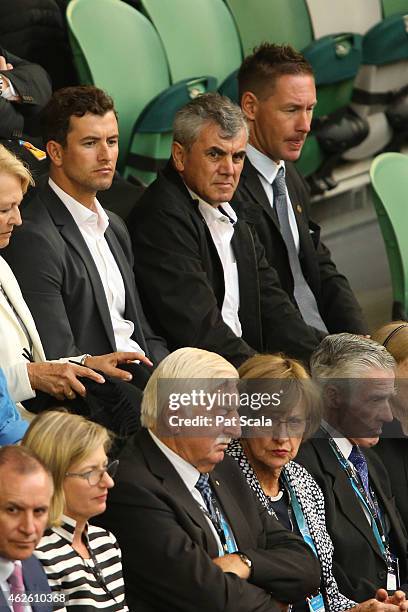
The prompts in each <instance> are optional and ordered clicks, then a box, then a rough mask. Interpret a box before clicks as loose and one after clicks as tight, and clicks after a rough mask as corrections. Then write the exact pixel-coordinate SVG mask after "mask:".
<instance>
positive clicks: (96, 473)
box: [65, 459, 119, 487]
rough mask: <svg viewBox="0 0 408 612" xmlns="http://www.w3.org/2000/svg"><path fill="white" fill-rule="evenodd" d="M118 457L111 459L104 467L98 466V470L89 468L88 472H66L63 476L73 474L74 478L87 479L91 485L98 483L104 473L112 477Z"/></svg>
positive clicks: (116, 467)
mask: <svg viewBox="0 0 408 612" xmlns="http://www.w3.org/2000/svg"><path fill="white" fill-rule="evenodd" d="M118 465H119V459H116V460H115V461H112V463H110V464H109V465H107V466H106V467H104V468H100V469H98V470H89V472H82V474H78V473H77V472H67V473H66V474H65V476H75V477H76V478H84V479H85V480H87V481H88V483H89V485H90V486H91V487H94V486H95V485H98V484H99V483H100V482H101V480H102V478H103V477H104V475H105V474H109V476H110V477H111V478H113V477H114V476H115V474H116V471H117V469H118Z"/></svg>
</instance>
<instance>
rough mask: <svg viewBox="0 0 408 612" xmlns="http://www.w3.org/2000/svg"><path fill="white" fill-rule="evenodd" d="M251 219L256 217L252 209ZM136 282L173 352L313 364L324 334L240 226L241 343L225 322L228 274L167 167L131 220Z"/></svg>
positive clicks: (247, 222) (246, 221) (245, 221)
mask: <svg viewBox="0 0 408 612" xmlns="http://www.w3.org/2000/svg"><path fill="white" fill-rule="evenodd" d="M249 213H250V211H249ZM128 227H129V232H130V235H131V238H132V242H133V250H134V254H135V262H134V267H135V276H136V279H137V282H138V283H139V286H140V288H141V291H142V299H143V300H144V306H145V308H146V311H148V312H149V316H150V315H151V322H152V325H153V326H154V327H155V329H157V330H158V331H159V332H160V333H161V334H162V335H163V336H164V337H165V338H166V340H167V342H168V344H169V346H170V348H171V349H172V350H173V349H177V348H179V347H182V346H196V347H199V348H203V349H207V350H209V351H214V352H216V353H219V354H221V355H223V356H224V357H225V358H226V359H228V360H230V361H231V362H232V363H234V364H236V365H238V364H240V363H241V362H242V361H245V360H246V359H247V358H248V357H249V356H251V355H252V354H253V353H254V352H255V351H271V352H273V351H283V352H285V353H287V354H288V355H290V356H293V357H298V358H300V359H304V360H308V358H309V356H310V354H311V352H312V351H313V350H314V349H315V348H316V347H317V345H318V344H319V342H320V339H321V334H320V333H319V332H317V330H315V329H314V328H311V327H308V326H307V325H306V324H305V323H304V321H303V319H302V318H301V316H300V314H299V312H298V311H297V309H296V308H294V306H293V304H292V303H291V302H290V300H289V299H288V297H287V295H286V293H285V292H284V291H283V290H282V288H281V287H280V284H279V280H278V277H277V274H276V272H275V271H274V270H273V269H272V268H270V267H269V265H268V263H267V261H266V259H265V256H264V250H263V248H262V246H261V244H260V242H259V239H258V237H257V236H256V233H255V232H254V231H253V230H252V227H251V218H250V216H248V217H247V218H241V219H239V220H238V222H237V223H236V224H235V226H234V236H233V239H232V247H233V249H234V253H235V257H236V260H237V267H238V275H239V292H240V308H239V319H240V322H241V326H242V338H239V337H238V336H236V335H235V334H234V332H233V331H232V330H231V328H230V327H229V326H228V325H227V324H226V323H224V321H223V319H222V316H221V309H222V304H223V300H224V292H225V287H224V273H223V268H222V264H221V260H220V258H219V256H218V253H217V249H216V247H215V244H214V242H213V240H212V237H211V234H210V231H209V229H208V227H207V225H206V223H205V220H204V218H203V217H202V215H201V213H200V210H199V208H198V205H197V201H196V200H193V199H192V198H191V197H190V195H189V193H188V190H187V189H186V187H185V185H184V183H183V181H182V180H181V178H180V176H179V174H178V173H177V172H176V171H175V170H174V169H173V167H172V164H171V163H169V164H168V165H167V167H166V168H165V170H164V171H163V172H162V173H160V174H159V177H158V178H157V179H156V181H154V183H152V184H151V185H150V187H149V188H148V189H147V191H146V192H145V193H144V195H143V196H142V198H141V199H140V200H139V202H138V204H137V205H136V207H135V209H134V211H133V213H132V215H131V216H130V218H129V219H128Z"/></svg>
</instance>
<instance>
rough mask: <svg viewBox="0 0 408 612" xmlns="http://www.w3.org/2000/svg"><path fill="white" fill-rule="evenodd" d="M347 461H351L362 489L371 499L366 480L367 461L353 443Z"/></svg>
mask: <svg viewBox="0 0 408 612" xmlns="http://www.w3.org/2000/svg"><path fill="white" fill-rule="evenodd" d="M349 461H351V463H352V464H353V465H354V467H355V468H356V471H357V474H358V475H359V476H360V480H361V484H362V485H363V487H364V490H365V492H366V493H367V495H368V499H370V500H371V493H370V485H369V482H368V467H367V461H366V458H365V457H364V455H363V453H362V452H361V450H360V449H359V447H358V446H356V445H355V444H354V446H353V448H352V450H351V453H350V456H349Z"/></svg>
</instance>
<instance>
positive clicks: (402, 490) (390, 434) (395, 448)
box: [373, 419, 408, 533]
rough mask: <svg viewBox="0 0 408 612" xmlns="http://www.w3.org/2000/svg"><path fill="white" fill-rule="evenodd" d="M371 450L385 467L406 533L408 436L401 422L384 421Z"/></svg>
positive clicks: (407, 524) (407, 518)
mask: <svg viewBox="0 0 408 612" xmlns="http://www.w3.org/2000/svg"><path fill="white" fill-rule="evenodd" d="M373 450H374V451H375V452H376V453H377V455H378V456H379V457H380V459H381V461H382V462H383V464H384V466H385V467H386V470H387V474H388V477H389V479H390V482H391V487H392V492H393V494H394V495H395V501H396V504H397V508H398V511H399V513H400V516H401V519H402V522H403V523H404V526H405V530H406V531H407V533H408V437H407V436H406V435H404V433H403V431H402V428H401V424H400V423H399V421H397V420H396V419H394V421H393V422H392V423H384V425H383V435H382V436H381V438H380V441H379V442H378V444H376V445H375V446H374V448H373Z"/></svg>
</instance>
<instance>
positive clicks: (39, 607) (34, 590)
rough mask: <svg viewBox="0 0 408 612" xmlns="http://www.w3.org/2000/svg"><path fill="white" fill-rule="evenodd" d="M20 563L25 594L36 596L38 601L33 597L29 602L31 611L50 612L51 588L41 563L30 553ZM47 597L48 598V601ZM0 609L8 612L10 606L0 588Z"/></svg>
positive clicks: (51, 608) (2, 611)
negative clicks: (29, 555)
mask: <svg viewBox="0 0 408 612" xmlns="http://www.w3.org/2000/svg"><path fill="white" fill-rule="evenodd" d="M21 564H22V568H23V580H24V586H25V589H26V594H27V595H30V594H33V595H34V597H37V598H38V601H35V599H34V601H33V602H32V603H31V604H30V605H31V608H32V610H33V612H51V611H52V610H53V605H52V601H51V589H50V587H49V585H48V580H47V576H46V575H45V572H44V570H43V567H42V565H41V563H40V562H39V561H38V559H37V558H36V557H35V556H34V555H32V556H31V557H29V558H28V559H26V560H25V561H22V562H21ZM47 598H49V599H48V601H47ZM44 600H45V601H44ZM61 605H62V604H61ZM11 607H12V606H11ZM0 610H1V612H6V611H7V612H10V606H8V605H7V602H6V600H5V597H4V593H3V591H2V590H1V589H0Z"/></svg>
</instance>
